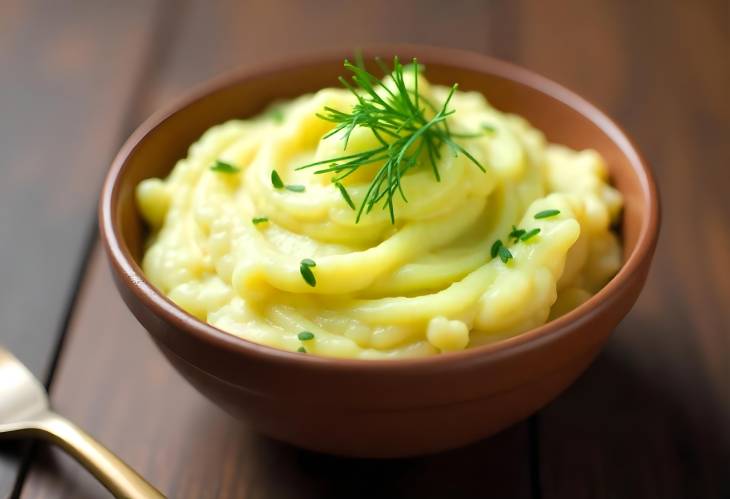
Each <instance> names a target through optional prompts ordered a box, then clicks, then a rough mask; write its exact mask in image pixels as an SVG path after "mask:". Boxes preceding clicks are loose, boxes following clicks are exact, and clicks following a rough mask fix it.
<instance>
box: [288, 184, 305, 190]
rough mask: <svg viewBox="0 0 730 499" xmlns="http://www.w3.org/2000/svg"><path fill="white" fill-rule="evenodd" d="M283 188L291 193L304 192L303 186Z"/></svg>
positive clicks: (293, 185) (295, 185) (294, 185)
mask: <svg viewBox="0 0 730 499" xmlns="http://www.w3.org/2000/svg"><path fill="white" fill-rule="evenodd" d="M284 188H285V189H286V190H287V191H292V192H304V190H305V188H304V186H303V185H299V184H292V185H287V186H286V187H284Z"/></svg>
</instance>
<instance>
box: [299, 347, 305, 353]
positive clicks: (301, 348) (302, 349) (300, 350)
mask: <svg viewBox="0 0 730 499" xmlns="http://www.w3.org/2000/svg"><path fill="white" fill-rule="evenodd" d="M297 352H299V353H307V349H306V348H304V347H299V348H297Z"/></svg>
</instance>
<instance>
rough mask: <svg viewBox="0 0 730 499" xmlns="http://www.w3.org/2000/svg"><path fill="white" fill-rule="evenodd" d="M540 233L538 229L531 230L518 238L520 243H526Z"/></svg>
mask: <svg viewBox="0 0 730 499" xmlns="http://www.w3.org/2000/svg"><path fill="white" fill-rule="evenodd" d="M539 233H540V229H532V230H529V231H527V232H526V233H525V234H522V235H521V236H520V241H527V240H528V239H532V238H533V237H535V236H536V235H538V234H539Z"/></svg>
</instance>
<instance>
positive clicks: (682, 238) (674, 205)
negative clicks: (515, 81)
mask: <svg viewBox="0 0 730 499" xmlns="http://www.w3.org/2000/svg"><path fill="white" fill-rule="evenodd" d="M521 12H522V22H521V24H520V27H521V31H520V34H519V39H520V41H521V43H520V45H521V51H520V53H519V55H518V58H517V59H518V61H519V62H523V63H525V64H527V65H528V66H531V67H534V68H535V69H537V70H539V71H541V72H544V73H546V74H547V75H548V76H551V77H554V78H556V79H557V80H559V81H562V82H564V83H566V84H567V85H569V86H570V87H572V88H575V89H576V90H578V91H579V92H581V93H583V94H584V95H586V96H587V97H588V98H590V99H591V100H594V101H595V102H597V103H598V104H599V105H601V106H602V107H604V108H605V109H607V110H608V111H609V113H610V114H612V115H614V116H615V117H616V118H617V119H618V120H619V122H620V123H622V124H624V125H625V126H626V128H627V129H628V131H629V132H630V133H631V134H632V135H633V136H634V137H635V138H636V140H637V142H638V144H639V146H640V147H641V149H642V150H643V152H644V153H645V155H646V156H647V159H648V160H649V162H650V164H652V165H653V167H654V169H655V172H656V176H657V180H658V182H659V187H660V191H661V194H662V196H663V201H664V202H663V208H664V210H663V211H664V223H663V227H662V234H661V238H660V243H659V247H658V250H657V256H656V259H655V264H654V268H653V271H652V273H651V276H650V279H649V282H648V284H647V287H646V289H645V291H644V293H643V295H642V297H641V299H640V300H639V302H638V304H637V306H636V307H635V309H634V310H633V311H632V313H631V314H630V315H629V316H628V317H627V318H626V320H625V321H624V322H623V324H622V325H621V326H620V327H619V328H618V330H617V331H616V334H615V336H614V337H613V338H612V340H611V341H610V342H609V345H608V348H607V349H606V350H605V352H604V354H603V355H602V356H601V357H600V358H599V360H598V362H596V364H595V365H594V366H593V367H592V368H591V369H590V370H589V371H588V373H587V374H586V375H585V376H584V377H583V378H582V379H581V380H580V381H579V382H578V383H576V385H575V386H574V387H573V388H571V389H570V390H569V391H568V392H567V393H565V394H564V395H563V396H562V397H560V398H559V399H558V400H557V401H555V402H554V403H553V404H552V405H551V406H549V407H548V408H547V409H545V410H543V411H541V413H540V414H539V416H538V433H539V452H540V470H539V474H540V478H541V489H542V497H543V498H545V499H548V498H563V497H597V498H601V497H641V498H679V497H703V498H719V497H728V495H729V494H730V474H729V473H728V471H729V470H730V385H729V382H730V342H729V336H728V333H729V332H730V314H728V304H730V289H729V288H728V279H727V276H730V231H729V230H728V220H730V203H728V201H727V194H726V190H727V186H728V180H729V179H730V177H729V176H728V173H727V162H728V158H730V148H729V147H728V145H729V143H728V124H729V123H730V112H729V109H728V100H729V97H728V94H729V89H730V51H729V47H730V45H729V44H728V4H727V2H680V1H676V2H636V3H631V4H629V3H628V2H584V1H581V0H574V1H567V2H557V3H552V2H551V3H543V2H523V5H522V8H521ZM568 27H570V29H568ZM577 40H580V42H579V43H577ZM723 276H724V277H723Z"/></svg>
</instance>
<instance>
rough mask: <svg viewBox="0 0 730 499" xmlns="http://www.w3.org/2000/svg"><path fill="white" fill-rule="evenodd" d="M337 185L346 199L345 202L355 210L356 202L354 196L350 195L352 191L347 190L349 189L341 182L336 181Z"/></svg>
mask: <svg viewBox="0 0 730 499" xmlns="http://www.w3.org/2000/svg"><path fill="white" fill-rule="evenodd" d="M335 187H337V188H338V189H339V190H340V194H341V195H342V199H344V200H345V202H346V203H347V205H348V206H349V207H350V208H352V209H353V210H354V209H355V203H353V202H352V198H351V197H350V193H349V192H347V189H345V186H344V185H342V184H341V183H339V182H335Z"/></svg>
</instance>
